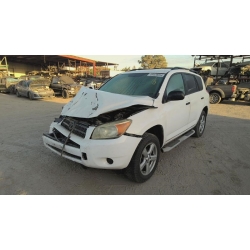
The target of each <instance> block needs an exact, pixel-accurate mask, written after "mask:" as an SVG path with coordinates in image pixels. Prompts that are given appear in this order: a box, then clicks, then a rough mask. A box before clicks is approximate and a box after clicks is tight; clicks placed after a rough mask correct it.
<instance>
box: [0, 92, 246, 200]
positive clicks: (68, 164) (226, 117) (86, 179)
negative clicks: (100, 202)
mask: <svg viewBox="0 0 250 250" xmlns="http://www.w3.org/2000/svg"><path fill="white" fill-rule="evenodd" d="M68 101H69V100H64V99H62V98H54V99H51V100H34V101H30V100H29V99H27V98H17V97H16V96H14V95H7V94H2V93H1V94H0V125H1V133H0V194H2V195H4V194H32V195H37V194H48V195H49V194H65V195H66V194H165V195H166V194H168V195H170V194H174V195H177V194H182V195H184V194H200V195H201V194H208V195H211V194H233V195H235V194H248V195H249V194H250V181H249V179H250V103H245V102H229V101H225V102H223V103H221V104H218V105H211V106H210V111H209V116H208V119H207V127H206V130H205V133H204V135H203V137H202V138H199V139H196V138H189V139H188V140H186V141H185V142H183V143H182V144H180V145H179V146H178V147H176V148H175V149H173V150H172V151H170V152H168V153H162V154H161V158H160V161H159V165H158V168H157V170H156V172H155V173H154V175H153V177H152V178H151V179H150V180H148V181H147V182H145V183H143V184H137V183H133V182H131V181H129V180H128V179H127V178H126V177H125V176H123V175H122V174H121V173H120V172H119V171H111V170H98V169H86V168H83V167H82V166H81V165H80V164H77V163H74V162H72V161H70V160H67V159H64V158H61V157H60V156H58V155H56V154H54V153H53V152H50V150H48V149H47V148H45V147H44V145H43V142H42V134H43V133H44V132H48V129H49V125H50V123H51V122H52V121H53V119H54V118H55V117H58V116H59V114H60V111H61V109H62V106H63V105H64V104H65V103H67V102H68Z"/></svg>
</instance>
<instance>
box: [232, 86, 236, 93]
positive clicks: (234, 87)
mask: <svg viewBox="0 0 250 250" xmlns="http://www.w3.org/2000/svg"><path fill="white" fill-rule="evenodd" d="M232 92H233V93H234V92H236V85H233V86H232Z"/></svg>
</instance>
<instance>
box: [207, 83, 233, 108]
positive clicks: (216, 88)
mask: <svg viewBox="0 0 250 250" xmlns="http://www.w3.org/2000/svg"><path fill="white" fill-rule="evenodd" d="M206 82H207V85H206V89H207V92H208V93H209V102H210V103H211V104H217V103H220V102H222V101H223V100H231V101H235V98H236V97H237V85H227V84H226V83H227V82H226V81H224V80H220V81H218V82H216V84H213V81H212V82H211V81H209V79H208V80H207V81H206Z"/></svg>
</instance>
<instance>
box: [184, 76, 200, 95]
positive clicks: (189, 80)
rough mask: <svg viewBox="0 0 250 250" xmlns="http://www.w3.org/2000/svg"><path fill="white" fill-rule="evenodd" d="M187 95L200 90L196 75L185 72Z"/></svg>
mask: <svg viewBox="0 0 250 250" xmlns="http://www.w3.org/2000/svg"><path fill="white" fill-rule="evenodd" d="M183 77H184V81H185V85H186V93H187V95H190V94H193V93H195V92H197V91H199V89H198V86H197V83H196V80H195V77H194V75H190V74H183Z"/></svg>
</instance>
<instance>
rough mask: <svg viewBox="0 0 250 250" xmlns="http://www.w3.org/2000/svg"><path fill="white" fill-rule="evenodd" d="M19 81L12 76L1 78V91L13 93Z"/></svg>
mask: <svg viewBox="0 0 250 250" xmlns="http://www.w3.org/2000/svg"><path fill="white" fill-rule="evenodd" d="M19 81H20V80H19V79H18V78H16V77H11V76H8V77H3V78H0V92H5V93H11V92H12V89H14V88H15V85H16V84H17V83H18V82H19Z"/></svg>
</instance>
